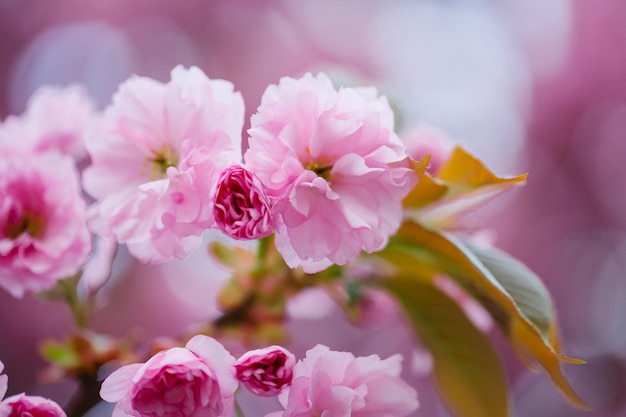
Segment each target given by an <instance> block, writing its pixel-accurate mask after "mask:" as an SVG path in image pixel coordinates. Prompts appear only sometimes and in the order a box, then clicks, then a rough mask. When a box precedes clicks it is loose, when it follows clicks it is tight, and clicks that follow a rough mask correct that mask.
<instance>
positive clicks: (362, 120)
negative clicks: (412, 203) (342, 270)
mask: <svg viewBox="0 0 626 417" xmlns="http://www.w3.org/2000/svg"><path fill="white" fill-rule="evenodd" d="M249 134H250V140H249V144H250V147H249V149H248V150H247V152H246V154H245V161H246V163H247V164H248V166H249V167H250V169H251V170H252V171H253V172H254V173H255V175H256V176H257V177H258V178H259V180H260V181H261V183H262V184H263V186H264V188H265V192H266V194H267V195H268V196H269V199H270V203H271V205H272V214H273V221H274V227H275V233H276V236H275V242H276V246H277V248H278V250H279V251H280V253H281V254H282V256H283V258H284V259H285V261H286V262H287V264H288V265H289V266H290V267H296V266H302V267H303V269H304V271H305V272H309V273H312V272H317V271H321V270H323V269H324V268H326V267H328V266H330V265H332V264H333V263H334V264H338V265H344V264H346V263H348V262H350V261H351V260H353V259H354V258H355V257H356V256H357V255H358V254H359V253H360V252H361V251H362V250H364V251H366V252H374V251H377V250H380V249H382V248H383V247H384V246H385V245H386V244H387V241H388V238H389V236H391V235H392V234H393V233H394V232H395V231H396V230H397V228H398V226H399V224H400V222H401V219H402V204H401V201H402V199H403V198H404V196H406V194H407V193H408V192H409V191H410V190H411V188H412V187H413V186H414V184H415V181H416V179H415V175H414V173H413V172H411V171H410V170H409V169H408V163H407V158H408V157H407V154H406V152H405V149H404V146H403V144H402V142H401V140H400V139H399V138H398V136H397V135H396V134H395V133H394V131H393V112H392V111H391V108H390V107H389V104H388V103H387V100H386V99H385V98H384V97H379V96H378V95H377V92H376V90H375V89H373V88H368V89H365V88H358V89H353V88H343V89H340V90H339V91H337V90H335V89H334V88H333V86H332V84H331V82H330V80H329V79H328V77H326V76H325V75H324V74H320V75H318V76H316V77H314V76H312V75H311V74H306V75H305V76H304V77H302V78H300V79H293V78H283V79H281V80H280V83H279V84H278V85H271V86H269V87H268V88H267V90H266V91H265V93H264V94H263V98H262V101H261V105H260V107H259V109H258V111H257V113H256V114H255V115H253V116H252V127H251V129H250V130H249Z"/></svg>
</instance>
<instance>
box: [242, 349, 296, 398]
mask: <svg viewBox="0 0 626 417" xmlns="http://www.w3.org/2000/svg"><path fill="white" fill-rule="evenodd" d="M295 364H296V357H295V356H294V355H293V354H292V353H291V352H289V351H288V350H286V349H285V348H282V347H280V346H270V347H267V348H264V349H256V350H251V351H249V352H246V353H244V354H243V355H242V356H241V357H240V358H239V359H238V360H237V361H236V362H235V369H236V371H237V379H239V381H240V382H241V383H242V384H243V385H244V386H245V387H246V388H247V389H248V390H250V391H251V392H253V393H254V394H256V395H260V396H262V397H272V396H275V395H278V394H279V393H280V392H281V391H282V390H283V389H285V388H286V387H288V386H289V385H290V384H291V380H292V378H293V368H294V366H295Z"/></svg>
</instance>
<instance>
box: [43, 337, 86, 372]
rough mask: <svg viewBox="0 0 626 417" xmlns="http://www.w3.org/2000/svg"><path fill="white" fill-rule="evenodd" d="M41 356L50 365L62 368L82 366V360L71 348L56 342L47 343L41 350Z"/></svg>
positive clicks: (44, 343)
mask: <svg viewBox="0 0 626 417" xmlns="http://www.w3.org/2000/svg"><path fill="white" fill-rule="evenodd" d="M40 352H41V355H42V356H43V357H44V358H45V359H46V360H47V361H48V362H50V363H52V364H55V365H58V366H61V367H75V366H78V365H80V358H79V357H78V355H77V354H76V352H75V351H74V350H73V349H72V347H71V346H68V345H65V344H61V343H58V342H55V341H50V340H48V341H45V342H43V343H42V345H41V348H40Z"/></svg>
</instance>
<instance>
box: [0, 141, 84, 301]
mask: <svg viewBox="0 0 626 417" xmlns="http://www.w3.org/2000/svg"><path fill="white" fill-rule="evenodd" d="M90 250H91V233H90V232H89V229H88V227H87V219H86V210H85V201H84V200H83V198H82V195H81V192H80V186H79V179H78V172H77V171H76V168H75V166H74V162H73V161H72V159H70V158H69V157H67V156H62V155H60V154H58V153H48V154H45V153H44V154H36V155H32V156H30V157H12V158H6V159H5V158H0V286H1V287H3V288H4V289H5V290H7V291H8V292H9V293H11V294H12V295H13V296H15V297H21V296H22V295H23V294H24V292H26V291H32V292H36V291H41V290H44V289H48V288H50V287H52V286H53V285H54V284H55V283H56V282H57V281H58V280H59V279H62V278H66V277H69V276H71V275H74V274H75V273H76V272H77V271H78V270H79V268H80V267H81V266H82V265H83V263H84V262H85V260H86V258H87V255H88V254H89V252H90Z"/></svg>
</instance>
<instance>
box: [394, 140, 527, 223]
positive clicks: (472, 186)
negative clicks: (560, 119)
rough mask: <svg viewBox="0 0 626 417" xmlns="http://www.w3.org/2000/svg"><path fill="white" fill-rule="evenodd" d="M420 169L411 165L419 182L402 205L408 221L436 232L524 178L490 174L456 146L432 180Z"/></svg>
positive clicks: (480, 163)
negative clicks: (405, 209)
mask: <svg viewBox="0 0 626 417" xmlns="http://www.w3.org/2000/svg"><path fill="white" fill-rule="evenodd" d="M427 162H428V161H426V164H427ZM423 165H424V160H421V161H419V162H417V163H414V166H413V168H414V170H415V172H416V173H417V174H418V176H419V182H418V184H417V186H416V187H415V188H414V189H413V190H412V192H411V193H410V194H409V195H408V196H407V198H406V199H405V202H404V205H405V207H406V208H408V209H409V215H410V217H411V218H413V219H415V220H416V221H419V222H420V223H421V224H424V225H428V226H430V227H432V228H436V229H451V228H453V227H454V226H455V225H456V224H457V223H458V219H459V217H461V216H462V215H463V214H465V213H467V212H469V211H471V210H473V209H475V208H476V207H478V206H480V205H482V204H485V203H486V202H487V201H489V200H491V199H492V198H494V197H495V196H497V195H499V194H501V193H503V192H505V191H507V190H509V189H511V188H513V187H515V186H518V185H521V184H523V183H524V181H525V180H526V174H522V175H518V176H513V177H500V176H498V175H496V174H494V173H493V172H491V171H490V170H489V168H487V166H486V165H485V164H483V162H482V161H481V160H480V159H478V158H476V157H475V156H473V155H471V154H470V153H469V152H467V151H466V150H465V149H463V148H461V147H459V146H457V147H456V148H454V150H453V151H452V154H451V155H450V158H448V160H447V161H446V163H445V164H444V165H443V166H442V167H441V168H440V170H439V172H438V174H437V176H436V177H434V178H433V177H431V176H430V175H429V174H428V173H427V172H425V167H424V166H423ZM422 168H423V169H422ZM420 169H421V171H420ZM422 194H423V195H422Z"/></svg>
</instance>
